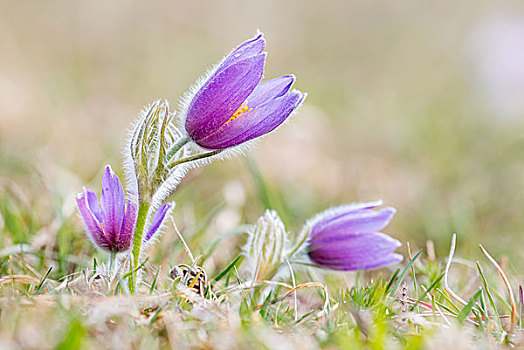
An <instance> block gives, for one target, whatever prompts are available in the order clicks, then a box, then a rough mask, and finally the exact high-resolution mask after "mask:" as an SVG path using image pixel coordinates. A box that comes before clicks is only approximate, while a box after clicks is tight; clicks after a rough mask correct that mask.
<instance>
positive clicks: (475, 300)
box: [457, 288, 482, 323]
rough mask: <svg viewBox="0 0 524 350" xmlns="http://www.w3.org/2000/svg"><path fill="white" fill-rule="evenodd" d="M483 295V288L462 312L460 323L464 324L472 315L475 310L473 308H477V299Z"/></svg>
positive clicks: (459, 315) (459, 317)
mask: <svg viewBox="0 0 524 350" xmlns="http://www.w3.org/2000/svg"><path fill="white" fill-rule="evenodd" d="M481 293H482V288H479V290H478V291H477V292H476V293H475V295H474V296H472V297H471V299H469V301H468V303H467V304H466V306H464V307H463V308H462V310H460V312H459V314H458V316H457V321H458V322H459V323H464V320H465V319H466V317H468V315H469V314H470V313H471V310H472V309H473V306H475V303H476V302H477V299H478V298H479V297H480V294H481Z"/></svg>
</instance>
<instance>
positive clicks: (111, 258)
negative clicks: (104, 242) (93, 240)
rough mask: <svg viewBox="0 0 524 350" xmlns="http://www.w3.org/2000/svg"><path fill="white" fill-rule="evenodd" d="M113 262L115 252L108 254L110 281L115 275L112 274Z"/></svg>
mask: <svg viewBox="0 0 524 350" xmlns="http://www.w3.org/2000/svg"><path fill="white" fill-rule="evenodd" d="M115 260H116V252H111V253H109V276H110V278H111V279H113V276H114V275H115V273H114V272H113V269H114V268H115Z"/></svg>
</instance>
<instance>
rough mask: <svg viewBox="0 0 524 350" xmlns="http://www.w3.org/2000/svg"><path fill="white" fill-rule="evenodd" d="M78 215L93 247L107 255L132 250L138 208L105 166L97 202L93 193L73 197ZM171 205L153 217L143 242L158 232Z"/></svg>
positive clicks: (164, 206) (85, 190) (161, 209)
mask: <svg viewBox="0 0 524 350" xmlns="http://www.w3.org/2000/svg"><path fill="white" fill-rule="evenodd" d="M76 202H77V205H78V209H79V210H80V214H82V217H83V219H84V222H85V225H86V228H87V233H88V236H89V238H90V239H91V240H92V241H93V242H94V243H95V245H96V246H98V247H99V248H101V249H103V250H107V251H110V252H115V253H119V252H125V251H127V250H128V249H129V248H130V247H131V242H132V241H133V237H134V232H135V226H136V220H137V205H136V203H134V202H133V201H130V200H128V201H127V205H126V200H125V194H124V189H123V187H122V184H121V183H120V179H119V178H118V176H117V175H116V174H115V173H114V172H113V170H112V169H111V167H110V166H109V165H108V166H107V167H106V169H105V171H104V175H103V177H102V195H101V196H100V202H99V201H98V197H97V195H96V194H95V192H93V191H91V190H89V189H87V188H84V192H82V193H79V194H78V195H77V196H76ZM170 206H171V204H169V203H168V204H164V205H163V206H161V207H160V209H159V210H158V211H157V213H156V215H155V216H154V218H153V220H152V223H151V227H150V228H149V230H148V232H147V235H146V237H145V240H146V241H147V240H149V239H150V238H151V237H152V236H153V235H154V234H155V233H156V231H157V230H158V228H159V227H160V224H161V223H162V221H163V219H164V217H165V215H166V213H167V210H168V209H169V208H170Z"/></svg>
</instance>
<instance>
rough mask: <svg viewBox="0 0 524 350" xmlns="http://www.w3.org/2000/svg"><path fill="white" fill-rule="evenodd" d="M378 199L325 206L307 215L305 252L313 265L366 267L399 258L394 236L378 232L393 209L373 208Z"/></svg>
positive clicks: (358, 268)
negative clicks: (321, 209)
mask: <svg viewBox="0 0 524 350" xmlns="http://www.w3.org/2000/svg"><path fill="white" fill-rule="evenodd" d="M380 205H382V202H381V201H377V202H372V203H358V204H351V205H345V206H341V207H337V208H333V209H328V210H326V211H324V212H322V213H320V214H318V215H317V216H315V217H314V218H313V219H311V220H310V221H309V222H308V224H307V226H306V229H307V230H309V240H308V247H307V249H308V255H309V257H310V259H311V260H312V261H313V262H314V263H315V264H317V265H319V266H322V267H326V268H329V269H332V270H344V271H349V270H367V269H374V268H378V267H382V266H386V265H390V264H394V263H398V262H400V261H402V256H401V255H399V254H395V253H394V251H395V249H397V248H398V247H399V246H400V245H401V244H400V242H399V241H398V240H396V239H394V238H391V237H390V236H388V235H386V234H384V233H381V232H379V231H380V230H382V229H383V228H385V227H386V226H387V225H388V223H389V221H390V220H391V218H392V217H393V215H394V214H395V212H396V210H395V209H394V208H391V207H387V208H383V209H380V210H373V208H376V207H377V206H380Z"/></svg>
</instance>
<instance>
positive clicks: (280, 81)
mask: <svg viewBox="0 0 524 350" xmlns="http://www.w3.org/2000/svg"><path fill="white" fill-rule="evenodd" d="M294 82H295V76H294V75H284V76H281V77H278V78H275V79H271V80H267V81H263V82H261V83H260V84H258V85H257V87H256V88H255V90H253V93H252V94H251V95H249V97H248V98H247V106H248V107H249V108H256V107H258V106H259V105H261V104H264V103H266V102H269V101H270V100H272V99H275V98H277V97H280V96H283V95H284V94H285V93H286V92H288V91H289V89H290V88H291V85H293V83H294Z"/></svg>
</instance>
